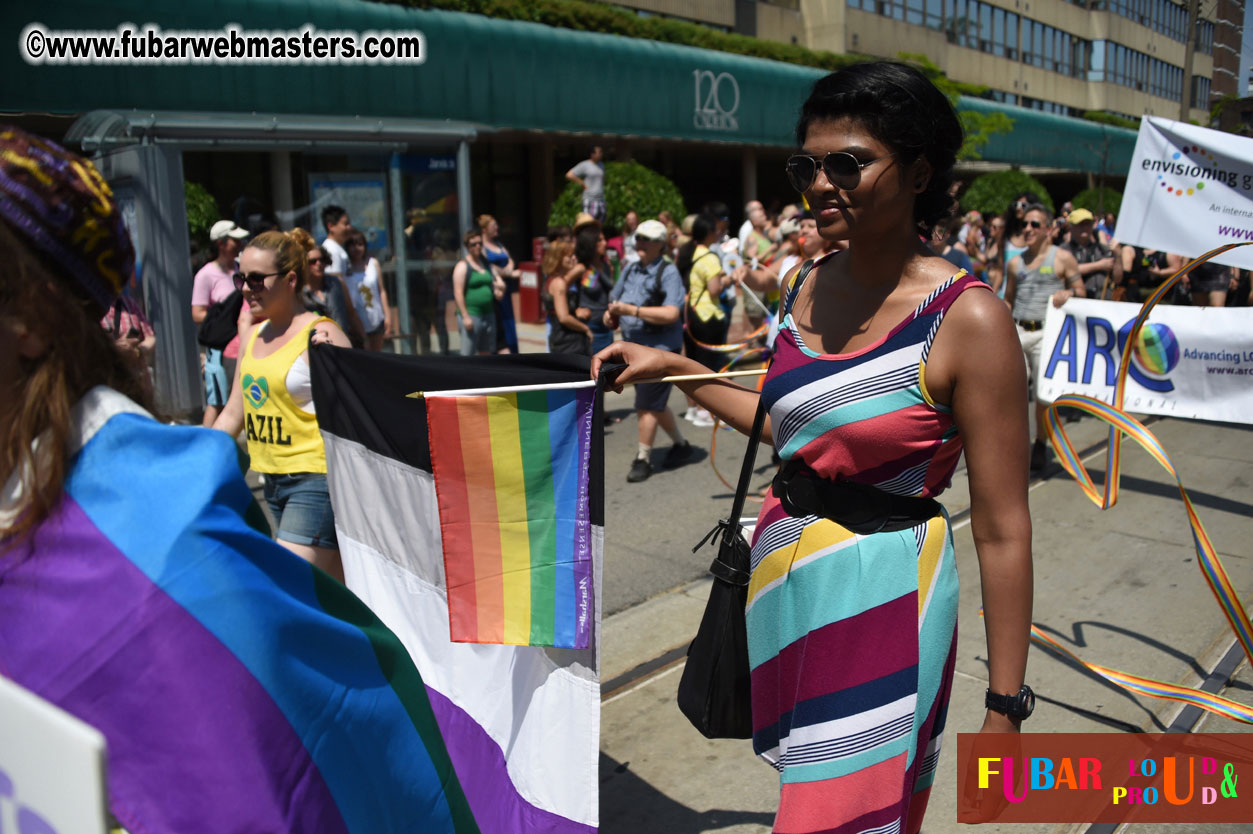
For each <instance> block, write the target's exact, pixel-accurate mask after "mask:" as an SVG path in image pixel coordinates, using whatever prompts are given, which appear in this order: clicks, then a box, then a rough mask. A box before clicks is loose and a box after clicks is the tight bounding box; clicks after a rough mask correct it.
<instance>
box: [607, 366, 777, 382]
mask: <svg viewBox="0 0 1253 834" xmlns="http://www.w3.org/2000/svg"><path fill="white" fill-rule="evenodd" d="M768 370H769V368H758V369H757V370H754V371H724V372H723V373H719V374H683V375H680V376H663V377H658V378H657V379H633V380H631V381H630V382H627V383H624V384H625V385H646V384H648V383H652V382H701V381H703V380H707V379H731V378H732V377H737V376H761V375H762V374H764V373H765V372H766V371H768Z"/></svg>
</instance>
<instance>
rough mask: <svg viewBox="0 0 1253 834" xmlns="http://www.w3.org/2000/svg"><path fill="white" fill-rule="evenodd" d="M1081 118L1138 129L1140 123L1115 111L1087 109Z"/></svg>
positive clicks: (1128, 128)
mask: <svg viewBox="0 0 1253 834" xmlns="http://www.w3.org/2000/svg"><path fill="white" fill-rule="evenodd" d="M1083 118H1085V119H1087V120H1088V121H1090V122H1100V123H1101V124H1103V125H1113V126H1114V127H1125V128H1127V130H1139V129H1140V123H1139V122H1137V121H1133V120H1131V119H1127V118H1124V117H1123V116H1119V115H1117V114H1115V113H1106V112H1105V111H1103V110H1087V111H1085V112H1084V114H1083Z"/></svg>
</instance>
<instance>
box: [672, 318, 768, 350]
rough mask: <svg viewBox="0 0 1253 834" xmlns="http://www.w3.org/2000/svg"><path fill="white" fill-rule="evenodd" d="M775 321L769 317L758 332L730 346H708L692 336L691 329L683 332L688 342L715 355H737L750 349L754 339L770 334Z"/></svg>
mask: <svg viewBox="0 0 1253 834" xmlns="http://www.w3.org/2000/svg"><path fill="white" fill-rule="evenodd" d="M773 320H774V317H773V316H769V317H767V318H766V320H765V321H764V322H762V324H761V327H758V328H757V329H756V330H754V331H753V332H752V333H749V334H748V335H747V336H745V337H744V338H743V339H741V340H740V341H738V342H735V343H734V344H728V345H711V344H706V343H705V342H702V341H701V340H699V339H697V338H696V337H695V336H693V335H692V331H691V328H688V327H686V326H685V327H684V328H683V330H684V333H685V335H686V336H687V338H688V340H689V341H690V342H691V343H692V344H694V345H696V346H697V347H699V348H704V349H705V350H711V351H714V352H715V353H735V352H736V351H737V350H741V349H743V348H745V347H748V346H749V345H750V344H752V343H753V340H754V339H757V338H760V337H761V336H764V335H766V334H767V333H769V332H770V323H771V322H772V321H773Z"/></svg>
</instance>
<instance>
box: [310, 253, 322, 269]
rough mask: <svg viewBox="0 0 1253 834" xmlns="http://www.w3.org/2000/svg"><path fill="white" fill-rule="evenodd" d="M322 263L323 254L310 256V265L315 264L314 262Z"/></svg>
mask: <svg viewBox="0 0 1253 834" xmlns="http://www.w3.org/2000/svg"><path fill="white" fill-rule="evenodd" d="M320 263H322V256H321V255H314V256H313V257H312V258H309V266H313V265H314V264H320Z"/></svg>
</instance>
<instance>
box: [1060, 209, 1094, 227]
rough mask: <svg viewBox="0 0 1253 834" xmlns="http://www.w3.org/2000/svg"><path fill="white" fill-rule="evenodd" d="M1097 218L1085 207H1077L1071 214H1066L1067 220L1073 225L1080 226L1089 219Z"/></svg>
mask: <svg viewBox="0 0 1253 834" xmlns="http://www.w3.org/2000/svg"><path fill="white" fill-rule="evenodd" d="M1095 219H1096V218H1094V217H1093V216H1092V212H1090V211H1088V210H1087V209H1085V208H1079V209H1075V210H1074V211H1072V212H1071V213H1070V214H1068V215H1066V222H1068V223H1069V224H1070V225H1072V226H1078V225H1079V224H1080V223H1086V222H1087V221H1089V220H1095Z"/></svg>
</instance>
